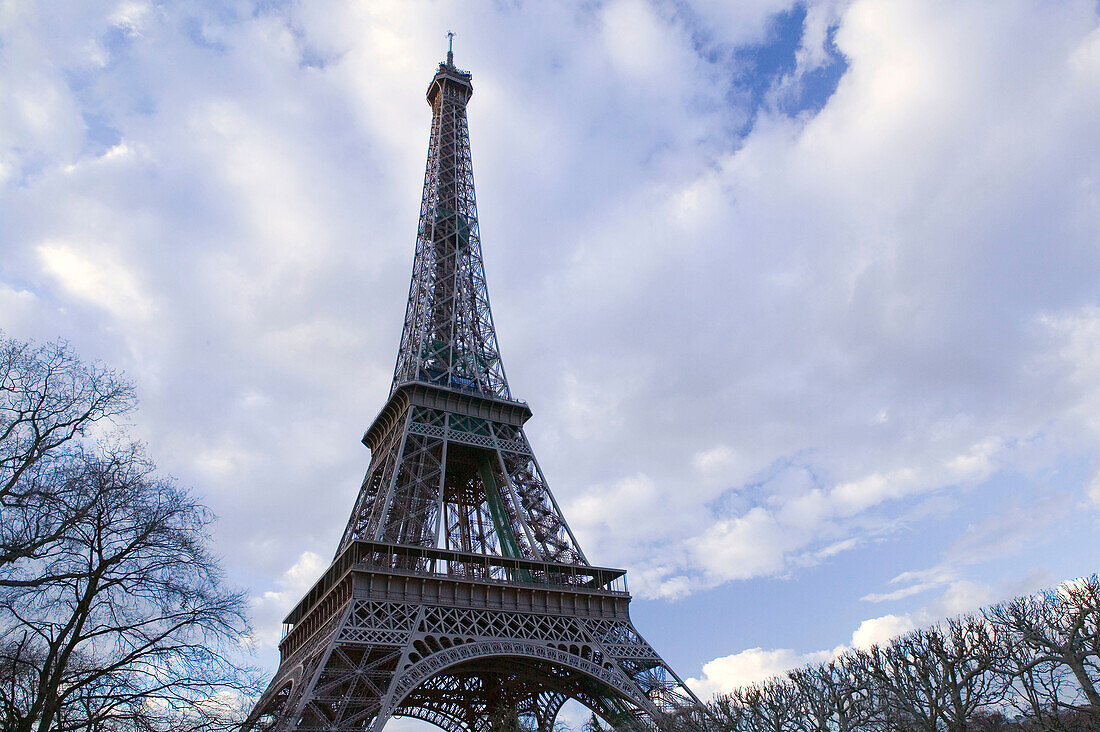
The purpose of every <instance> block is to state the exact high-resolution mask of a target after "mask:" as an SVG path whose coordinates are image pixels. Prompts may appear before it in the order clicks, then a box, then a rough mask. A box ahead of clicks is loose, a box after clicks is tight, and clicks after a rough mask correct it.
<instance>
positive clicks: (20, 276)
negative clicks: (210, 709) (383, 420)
mask: <svg viewBox="0 0 1100 732" xmlns="http://www.w3.org/2000/svg"><path fill="white" fill-rule="evenodd" d="M803 10H804V14H803ZM776 13H783V14H784V15H782V16H781V17H782V18H785V19H786V22H788V23H790V22H795V21H797V22H796V23H795V26H797V24H798V23H801V28H797V27H795V31H794V33H795V36H796V37H795V38H794V39H793V43H792V44H791V47H790V48H789V49H788V50H789V54H788V55H789V56H790V57H791V58H790V59H789V61H790V63H789V64H787V65H786V66H782V67H780V68H778V69H772V68H768V67H766V65H761V64H762V63H763V62H762V61H761V60H760V57H759V55H757V56H754V55H753V51H752V46H753V45H754V44H756V45H759V44H767V43H769V42H771V41H774V40H775V39H774V38H773V35H774V27H773V26H774V22H775V19H776V18H777V16H776ZM792 18H793V19H794V21H791V19H792ZM769 29H771V30H769ZM447 30H455V31H456V32H457V33H458V37H457V38H456V57H457V61H458V63H459V64H460V65H462V66H466V67H469V68H471V69H472V70H473V72H474V84H475V96H474V98H473V101H472V102H471V106H470V120H471V135H472V144H473V150H474V157H475V166H476V168H477V175H478V193H479V197H480V200H481V217H482V219H481V229H482V233H483V237H484V240H485V253H486V267H487V274H488V277H489V281H490V289H491V290H492V293H493V302H494V305H495V313H494V315H495V318H496V323H497V327H498V331H499V335H500V340H501V344H502V349H503V353H504V358H505V361H506V362H507V366H508V373H509V376H510V378H511V380H512V387H513V391H514V393H516V394H517V395H518V396H520V397H522V398H525V399H529V400H530V401H531V403H532V408H533V410H534V412H535V415H536V416H535V418H534V419H533V420H532V422H531V423H530V427H529V437H530V438H531V440H532V442H533V444H534V446H535V448H536V451H537V452H538V455H539V459H540V462H541V464H542V467H543V469H544V471H545V472H546V474H547V476H548V478H549V480H550V482H551V485H552V487H553V488H554V490H555V493H556V495H557V497H558V499H559V501H560V503H561V504H562V505H563V506H564V507H565V511H566V514H567V517H568V518H569V519H570V521H571V522H572V523H573V525H574V529H575V530H576V532H577V533H578V535H579V537H580V540H581V542H582V545H583V546H584V548H585V550H586V553H587V554H588V556H589V558H590V559H592V561H593V562H596V563H599V564H622V565H625V566H628V567H629V568H630V569H631V574H630V577H631V586H632V588H633V589H634V591H635V592H636V593H637V594H638V595H640V596H642V597H643V598H647V597H662V596H663V597H677V598H686V599H681V602H693V601H695V600H693V599H692V598H697V599H698V598H702V599H698V602H700V603H704V600H705V598H707V597H714V595H713V594H709V595H708V593H727V594H726V595H723V597H724V598H725V600H724V602H723V603H715V605H723V604H725V605H732V604H733V603H734V601H735V600H736V598H737V597H739V595H738V593H739V592H740V591H741V590H740V589H739V588H741V587H742V586H745V584H747V583H751V582H758V583H762V582H763V580H761V579H760V578H762V577H782V578H791V577H794V578H799V577H801V578H807V577H810V578H812V577H817V576H819V575H817V574H815V573H817V572H822V571H824V569H825V568H828V567H830V566H839V565H840V564H841V563H844V562H852V563H853V565H858V567H864V566H866V567H870V568H873V569H875V570H877V571H868V572H866V573H862V572H857V571H855V570H853V572H851V573H849V576H847V577H846V578H845V579H844V581H843V582H839V583H831V586H832V589H831V590H829V591H830V592H831V593H834V595H840V594H843V595H844V596H845V597H850V598H851V599H852V601H853V602H854V603H856V606H857V607H858V605H859V603H858V598H859V597H866V598H867V599H868V600H877V601H879V602H880V603H896V604H895V605H890V606H883V607H882V612H891V613H893V614H892V615H887V616H885V617H888V618H889V617H894V618H904V617H905V616H907V615H911V616H912V617H914V618H915V617H917V616H916V615H914V614H913V613H915V612H916V610H915V607H916V606H915V605H911V604H907V603H919V602H921V598H922V597H923V593H925V592H931V591H933V590H940V591H941V592H945V593H948V594H945V595H943V598H942V603H941V605H942V607H941V610H942V611H944V612H947V611H949V610H951V609H953V608H963V607H967V606H970V605H973V603H974V602H978V601H984V599H988V598H990V597H994V596H997V595H1000V594H1003V592H1004V591H1007V588H1009V586H1010V584H1006V582H1008V580H1012V579H1013V577H1011V576H1010V575H1012V573H1014V572H1015V573H1017V574H1027V576H1029V577H1032V576H1034V577H1038V576H1039V575H1031V574H1028V573H1031V572H1039V573H1041V572H1043V571H1048V572H1049V571H1055V572H1061V571H1063V570H1062V569H1061V568H1060V567H1061V566H1062V565H1058V567H1059V568H1058V569H1055V570H1051V569H1050V567H1051V566H1054V565H1053V564H1052V562H1053V561H1054V560H1052V559H1050V558H1049V557H1046V556H1045V555H1043V554H1042V550H1043V547H1044V546H1046V544H1044V542H1048V541H1050V540H1049V539H1048V538H1044V537H1045V536H1046V535H1048V534H1049V533H1050V532H1045V533H1044V532H1043V531H1042V530H1041V527H1038V524H1037V522H1035V521H1031V520H1029V519H1030V518H1032V517H1033V516H1035V515H1036V513H1035V511H1038V512H1040V514H1041V515H1047V516H1050V515H1054V513H1055V510H1056V509H1057V507H1058V506H1070V507H1072V509H1073V510H1072V511H1070V512H1067V513H1064V514H1060V516H1061V518H1060V519H1059V520H1062V521H1070V520H1072V521H1077V522H1080V524H1079V525H1077V529H1082V528H1084V527H1085V524H1086V523H1087V522H1090V521H1094V520H1095V519H1094V518H1090V517H1094V516H1095V511H1096V508H1097V506H1098V505H1100V489H1098V488H1097V480H1096V478H1095V475H1096V474H1097V470H1098V469H1100V468H1098V467H1097V466H1100V462H1098V461H1097V457H1098V456H1100V451H1098V448H1100V422H1098V420H1097V416H1096V415H1097V414H1100V351H1098V348H1097V345H1096V344H1097V342H1098V341H1100V338H1098V337H1097V336H1098V333H1100V310H1098V308H1100V286H1098V285H1097V283H1098V282H1100V249H1098V248H1097V247H1096V246H1095V232H1096V231H1097V230H1100V203H1098V201H1100V186H1098V183H1097V181H1100V140H1098V138H1097V136H1096V134H1095V130H1096V129H1097V125H1098V123H1100V21H1098V18H1097V10H1096V7H1095V3H1092V2H1089V1H1088V0H1074V1H1071V2H1065V3H1059V4H1050V3H1043V2H1040V0H1020V1H1019V2H1011V3H985V4H959V3H951V2H947V1H946V0H943V1H942V2H941V1H939V0H936V1H933V2H929V1H928V0H891V1H889V2H887V1H886V0H854V1H853V2H839V1H838V2H832V1H828V2H810V3H804V4H794V3H791V2H784V1H781V0H758V1H755V2H740V3H732V4H731V3H728V2H702V1H700V2H696V3H690V4H688V3H684V4H681V3H664V2H641V1H640V0H620V1H618V2H610V3H605V4H601V5H598V6H591V7H589V6H585V7H584V8H580V9H578V8H569V7H564V6H558V5H553V4H542V5H527V6H523V7H520V6H515V7H512V6H506V7H497V6H490V5H485V6H474V7H471V6H470V5H469V4H460V3H451V4H448V3H441V4H428V3H419V2H401V3H398V2H393V3H388V2H381V3H368V4H364V3H354V2H337V3H332V4H324V5H321V4H317V3H301V4H293V3H288V4H286V5H283V4H280V3H274V4H272V3H260V4H257V6H256V7H253V6H252V5H250V4H249V3H244V4H241V5H238V6H233V8H228V9H227V8H224V7H222V5H221V4H211V5H208V4H205V3H203V2H198V1H197V0H196V1H194V2H192V1H190V0H187V1H184V0H181V2H177V3H170V4H158V5H154V4H149V3H140V2H125V3H123V2H117V3H109V4H107V5H89V4H86V3H72V4H62V5H60V6H59V5H57V4H51V6H50V8H49V9H48V10H47V9H46V8H45V6H36V5H33V4H17V3H8V4H3V5H0V62H2V63H3V65H4V67H5V68H10V69H15V70H17V71H18V73H5V74H3V75H0V96H2V97H3V99H4V100H5V102H6V103H5V104H2V105H0V235H2V237H3V241H4V244H5V252H4V258H3V262H2V263H0V327H3V328H4V329H5V330H6V331H7V332H8V333H9V334H11V335H16V336H20V337H34V338H38V339H49V338H53V337H56V336H58V335H61V336H65V337H68V338H70V339H72V340H73V341H74V345H75V346H76V347H77V349H78V350H79V351H80V352H81V353H82V354H84V355H85V356H86V357H88V358H102V359H104V360H106V361H108V362H110V363H112V364H113V365H115V366H118V367H121V368H124V369H126V371H127V373H128V374H130V375H131V376H132V377H133V378H134V379H135V380H136V381H137V384H138V388H139V391H140V394H141V397H142V411H141V414H140V415H139V418H138V422H137V424H136V428H137V429H138V430H139V431H140V433H141V434H142V435H143V436H144V437H145V438H146V439H148V440H149V442H150V447H151V451H152V452H153V453H154V454H157V455H158V456H160V459H161V460H162V463H163V464H164V467H165V468H166V469H167V470H169V471H170V472H172V473H173V474H176V475H179V476H180V477H181V479H183V480H185V481H187V482H189V483H192V484H194V485H195V486H196V488H197V490H198V491H199V492H200V493H201V494H202V495H203V497H204V500H206V501H207V502H208V503H210V504H211V506H212V507H213V508H214V509H215V510H216V512H217V513H218V514H219V515H220V516H221V521H220V523H219V525H218V528H217V531H218V534H217V537H216V538H217V541H218V548H219V551H221V552H222V553H223V554H225V555H226V556H227V561H228V563H229V565H230V570H231V572H232V574H233V576H234V577H235V578H237V579H238V580H239V581H240V582H242V583H246V584H248V585H250V586H252V587H254V588H261V589H260V590H256V593H257V597H260V598H261V600H262V602H261V603H260V604H259V605H258V606H257V607H258V612H260V609H262V608H268V607H270V608H274V607H275V605H276V604H278V603H282V604H280V605H279V607H280V608H281V607H283V605H285V604H286V603H287V602H290V600H289V595H290V594H293V593H292V591H291V589H289V588H290V585H289V584H288V585H286V586H285V587H284V588H281V589H279V590H278V591H277V593H276V594H279V596H280V598H281V599H279V600H278V603H276V600H275V599H270V602H269V598H267V596H266V595H263V591H262V588H266V587H270V586H271V582H270V579H268V578H271V577H278V576H280V575H281V574H282V573H283V572H284V570H285V568H286V567H288V566H291V565H295V566H297V565H298V564H300V561H299V560H300V559H301V558H302V557H304V556H306V553H309V552H312V553H313V555H315V556H327V554H326V552H330V551H331V550H332V547H333V546H334V545H335V543H336V540H337V537H338V535H339V531H340V529H341V528H342V526H343V522H344V521H345V520H346V514H347V511H348V510H349V509H350V507H351V505H352V501H353V497H354V494H355V491H356V490H357V488H358V481H359V479H360V477H361V475H362V471H363V469H364V468H365V466H366V463H367V460H368V455H367V453H366V451H365V450H364V449H363V448H362V446H361V445H359V443H358V437H359V435H360V434H361V433H362V430H363V428H364V427H365V426H366V425H367V424H368V423H369V421H370V419H371V417H372V416H373V415H374V413H375V411H376V410H377V408H378V407H379V405H380V404H381V403H382V400H383V399H384V397H385V394H386V390H387V388H388V385H389V379H390V376H391V374H392V366H393V358H394V351H395V349H396V345H397V337H398V333H399V328H400V318H401V315H402V312H403V305H404V299H405V297H406V294H407V284H408V279H407V278H408V273H409V261H410V259H411V251H412V240H413V237H414V235H415V221H416V216H417V207H418V205H419V193H420V190H419V186H420V179H421V171H422V166H423V158H424V150H425V143H426V138H427V128H428V123H429V118H428V109H427V105H426V104H425V103H424V100H423V96H422V95H423V91H424V86H425V84H426V82H427V80H428V77H429V76H430V73H431V71H432V69H433V68H434V64H435V63H436V61H437V60H438V59H439V57H440V55H441V53H442V50H443V34H444V33H445V32H446V31H447ZM799 34H801V35H800V40H799V39H798V35H799ZM788 40H791V39H788ZM833 44H835V47H834V45H833ZM776 53H778V51H777V52H776ZM837 54H839V57H842V59H843V60H842V61H838V55H837ZM764 55H767V54H764ZM758 62H759V63H758ZM754 64H757V65H754ZM830 65H833V66H835V67H836V68H838V69H839V71H842V72H843V73H842V75H841V76H840V78H839V81H838V83H837V85H836V89H835V92H833V93H832V94H831V95H829V94H827V93H825V94H823V96H822V99H821V106H820V108H818V107H817V106H813V105H811V106H808V107H805V108H798V109H793V108H792V104H793V102H792V100H797V99H798V98H799V95H800V94H802V93H803V92H805V91H806V90H807V89H812V88H814V84H815V83H818V82H817V81H815V80H816V79H818V78H819V77H820V75H821V74H822V73H824V72H823V70H827V69H828V68H832V67H833V66H830ZM840 67H842V68H840ZM839 71H838V73H839ZM754 75H755V76H754ZM748 82H753V83H756V82H759V84H758V86H759V87H760V88H758V89H757V88H750V86H751V84H748ZM795 106H797V105H795ZM1021 484H1025V487H1023V488H1021V487H1020V485H1021ZM994 494H995V495H997V496H998V498H997V500H996V505H995V507H994V508H991V507H990V506H991V505H994V504H993V503H992V499H991V498H990V496H992V495H994ZM1002 494H1004V495H1005V496H1006V498H1005V499H1004V500H1001V498H1000V496H1001V495H1002ZM960 517H966V518H960ZM1039 523H1041V522H1039ZM959 524H961V526H958V525H959ZM1089 525H1090V526H1091V524H1089ZM968 526H969V528H968ZM952 527H956V528H952ZM913 535H920V536H921V537H922V538H924V539H925V541H924V542H923V543H921V544H920V545H918V543H917V542H913V541H911V540H910V539H909V538H908V537H912V536H913ZM906 542H908V543H906ZM902 545H904V548H899V547H901V546H902ZM916 551H920V552H922V554H921V556H920V557H919V558H917V557H913V556H911V555H912V554H913V553H914V552H916ZM1008 556H1016V557H1027V561H1024V560H1021V563H1020V566H1014V567H1005V566H1000V567H994V565H995V564H996V563H997V561H1000V560H1003V559H1004V558H1005V557H1008ZM1094 559H1096V555H1088V554H1087V552H1086V553H1085V554H1082V555H1081V561H1082V562H1087V561H1092V560H1094ZM318 561H319V560H318ZM321 564H324V562H321ZM309 568H310V569H317V570H318V571H319V569H320V565H318V566H317V567H313V566H312V565H311V566H310V567H309ZM928 568H931V569H928ZM1085 570H1086V567H1079V568H1073V569H1072V571H1075V572H1078V573H1080V572H1083V571H1085ZM303 571H304V570H303ZM1065 571H1071V570H1068V569H1067V570H1065ZM907 573H908V574H907ZM891 577H895V578H900V579H898V580H897V581H896V582H894V583H891V582H889V579H890V578H891ZM1017 580H1018V581H1020V582H1022V581H1023V580H1022V579H1021V578H1020V577H1015V579H1014V580H1013V581H1017ZM284 581H285V582H290V580H289V579H286V578H284ZM777 581H778V580H777ZM1029 581H1030V580H1029ZM1013 586H1015V585H1013ZM295 587H297V585H295ZM990 588H992V589H990ZM773 591H774V588H769V586H766V585H764V584H758V585H754V586H753V589H752V592H753V597H757V598H760V599H759V602H762V603H768V602H770V601H771V600H770V599H769V598H774V597H776V596H777V595H769V594H768V593H769V592H773ZM283 594H286V595H287V596H286V597H283ZM265 603H266V604H265ZM703 606H704V605H703V604H701V605H700V607H703ZM864 607H865V606H864ZM281 611H282V610H279V612H281ZM263 612H264V613H268V615H270V616H271V617H274V615H275V614H277V613H276V612H275V611H274V610H271V611H270V612H268V611H267V610H263ZM851 612H862V611H861V610H852V611H851ZM779 615H780V614H779V613H776V616H777V617H778V616H779ZM858 617H859V616H854V617H851V618H850V623H851V625H855V624H856V622H857V619H858ZM880 620H881V618H880ZM264 622H267V621H264ZM775 622H776V623H777V626H776V633H780V632H782V631H781V629H780V622H781V621H780V620H778V619H777V620H776V621H775ZM887 624H888V623H886V621H883V623H880V624H879V625H882V626H885V625H887ZM899 627H900V626H899ZM858 632H859V631H857V633H858ZM872 634H873V633H872V630H871V629H870V626H869V627H868V629H867V630H866V633H865V635H868V636H870V635H872ZM839 640H840V641H844V640H845V639H843V638H842V639H839ZM727 642H728V643H730V644H733V645H735V642H734V641H732V640H731V641H727ZM837 642H838V640H837V639H832V640H830V639H822V640H821V641H820V642H818V643H817V644H816V647H825V646H830V645H833V644H835V643H837ZM853 642H854V641H853ZM745 645H748V644H745ZM753 645H755V643H754V644H753ZM763 645H767V644H763ZM774 645H776V646H780V645H783V643H781V642H779V641H777V642H776V643H775V644H774ZM787 645H790V644H787ZM807 647H815V646H813V645H809V646H807ZM707 652H708V653H713V652H714V651H713V649H707ZM746 653H747V652H746ZM754 653H756V655H747V656H744V657H741V658H740V660H738V661H736V662H733V661H731V662H729V663H727V664H724V665H723V664H719V666H716V667H714V674H715V678H718V677H719V676H722V677H723V678H726V677H729V678H732V676H733V675H736V674H737V673H741V672H740V671H738V670H737V669H738V668H749V667H750V666H752V664H753V663H756V664H758V667H759V668H764V667H765V666H767V665H768V664H772V666H778V665H783V664H784V663H787V662H788V661H790V660H791V659H795V658H799V657H800V656H799V654H797V653H795V652H793V651H789V652H786V651H784V652H780V651H759V652H754ZM769 654H780V655H779V656H775V655H769ZM783 654H788V655H786V656H784V655H783ZM721 669H726V670H724V671H723V670H721ZM708 673H709V672H708ZM706 683H710V682H706ZM714 683H715V684H718V685H719V686H720V685H721V683H725V682H714ZM715 688H717V687H715Z"/></svg>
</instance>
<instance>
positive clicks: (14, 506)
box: [0, 334, 135, 587]
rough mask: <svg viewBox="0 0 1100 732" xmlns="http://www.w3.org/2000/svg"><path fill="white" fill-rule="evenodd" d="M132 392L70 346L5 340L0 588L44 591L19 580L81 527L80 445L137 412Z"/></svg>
mask: <svg viewBox="0 0 1100 732" xmlns="http://www.w3.org/2000/svg"><path fill="white" fill-rule="evenodd" d="M134 404H135V400H134V391H133V387H132V386H131V385H130V384H129V382H127V381H126V380H125V379H123V378H122V377H121V376H120V375H119V374H117V373H116V372H114V371H112V370H110V369H108V368H106V367H104V366H102V365H99V364H92V365H86V364H84V363H82V362H81V361H80V360H79V359H78V358H77V357H76V355H75V354H73V352H72V350H71V349H70V348H69V346H68V344H66V343H64V342H56V343H49V344H46V345H43V346H38V347H35V346H33V345H32V344H30V343H26V342H23V341H18V340H14V339H11V338H7V337H4V336H3V334H0V514H2V515H3V520H2V521H0V587H4V586H9V585H13V584H14V585H25V584H27V583H33V582H38V583H42V582H45V581H47V580H48V578H47V577H45V576H44V575H42V574H40V573H39V574H35V573H33V572H31V573H25V572H21V571H20V570H21V569H25V568H26V567H25V566H23V567H16V566H14V565H16V564H17V563H20V562H23V563H24V564H26V563H27V562H28V561H29V562H30V563H32V564H33V562H34V561H35V560H40V559H42V557H43V554H44V553H45V552H47V551H48V549H49V548H50V547H51V546H52V545H53V543H54V541H55V540H56V539H57V538H58V537H60V536H62V535H63V534H64V533H65V531H66V529H67V528H68V526H69V524H70V522H72V521H76V520H79V518H80V517H81V515H82V512H83V511H84V510H85V509H86V508H87V506H88V505H89V504H90V501H91V497H90V496H88V495H87V494H85V493H82V492H81V491H82V489H83V487H84V486H83V484H82V483H81V482H80V481H79V480H78V479H77V477H76V476H77V475H78V474H79V472H80V466H81V465H82V464H83V460H84V451H85V449H86V446H85V445H84V444H83V443H84V441H83V440H82V439H81V438H82V437H84V435H85V434H86V433H87V431H88V430H89V429H91V428H92V427H94V426H95V425H96V424H99V423H101V422H103V421H104V420H111V419H113V418H115V417H119V416H121V415H124V414H126V413H127V412H129V411H131V410H132V409H133V408H134Z"/></svg>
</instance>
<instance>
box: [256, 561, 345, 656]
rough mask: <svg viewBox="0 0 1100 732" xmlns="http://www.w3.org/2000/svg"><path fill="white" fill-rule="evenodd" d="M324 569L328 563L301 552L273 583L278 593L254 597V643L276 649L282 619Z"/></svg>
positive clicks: (267, 592) (279, 638)
mask: <svg viewBox="0 0 1100 732" xmlns="http://www.w3.org/2000/svg"><path fill="white" fill-rule="evenodd" d="M327 568H328V562H326V561H325V560H323V559H322V558H321V557H320V556H318V555H316V554H314V553H313V552H302V554H301V556H299V557H298V561H296V562H295V563H294V564H292V565H291V566H290V567H289V568H288V569H287V570H286V571H285V572H283V574H282V576H281V577H279V579H277V580H275V584H276V585H277V586H278V588H279V589H278V590H267V591H266V592H264V593H262V594H260V595H257V596H254V597H253V598H252V616H253V618H254V621H253V622H254V623H255V631H254V640H256V641H258V642H259V643H260V644H263V645H266V646H269V647H271V648H274V647H276V646H278V644H279V641H280V640H281V638H282V630H281V626H282V621H283V618H284V617H286V614H287V613H288V612H290V610H291V609H292V608H293V607H294V605H295V603H297V602H298V600H300V599H302V596H303V595H304V594H305V593H306V590H308V589H309V588H310V587H312V586H313V584H314V583H315V582H317V580H318V579H319V578H320V576H321V573H322V572H323V571H324V570H325V569H327Z"/></svg>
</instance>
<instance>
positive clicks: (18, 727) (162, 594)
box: [0, 446, 253, 732]
mask: <svg viewBox="0 0 1100 732" xmlns="http://www.w3.org/2000/svg"><path fill="white" fill-rule="evenodd" d="M70 467H71V466H70ZM66 479H67V480H70V481H74V482H77V483H79V486H78V487H76V488H74V489H73V490H74V491H76V492H77V493H78V494H79V495H83V496H89V497H91V500H90V501H89V502H88V503H87V505H85V506H84V507H83V508H82V510H81V511H80V512H79V513H78V514H77V515H75V516H73V517H70V519H71V520H70V521H69V522H68V525H67V526H66V528H65V530H64V532H63V534H62V535H61V536H59V537H57V538H55V540H54V541H53V542H51V543H50V545H49V548H48V551H45V552H42V553H41V557H40V558H39V559H38V560H36V562H35V563H34V564H33V566H34V567H35V568H36V570H37V571H39V572H40V573H41V575H42V576H44V577H48V578H49V581H46V582H43V583H22V584H18V585H9V586H7V587H5V588H3V591H2V593H0V669H4V670H7V671H8V672H9V674H10V676H8V679H10V681H6V682H5V683H3V684H0V687H2V688H0V727H2V728H3V729H6V730H13V731H14V732H31V731H32V730H37V731H38V732H46V731H47V730H51V731H56V732H63V731H65V730H77V729H127V730H152V729H172V730H209V729H217V728H222V727H229V726H232V725H233V724H235V723H237V722H238V721H239V720H237V719H236V716H235V714H234V712H235V711H236V708H237V707H241V706H243V705H242V702H243V701H244V695H246V694H248V693H251V692H252V691H253V688H252V685H251V682H252V676H251V674H249V672H248V670H247V669H243V668H242V667H240V666H239V665H238V663H237V662H236V661H235V655H236V650H237V649H238V648H239V646H240V644H241V642H242V641H243V639H245V638H246V637H247V634H248V624H247V621H246V617H245V607H246V603H245V597H244V596H243V595H241V594H238V593H234V592H230V591H227V590H226V589H225V587H224V581H223V578H222V574H221V570H220V568H219V565H218V562H217V560H216V559H215V558H214V557H213V556H212V555H211V554H210V552H209V550H208V549H207V546H208V543H209V542H208V534H207V531H208V528H209V526H210V523H211V521H212V516H211V515H210V513H209V512H208V511H207V510H206V509H205V508H203V507H202V506H201V505H199V504H198V503H197V502H195V501H194V500H193V499H192V498H190V497H189V496H188V495H187V493H186V492H185V491H183V490H181V489H180V488H179V487H177V486H176V485H175V484H174V483H173V482H172V481H170V480H166V479H162V478H158V477H157V476H156V475H155V473H154V472H153V466H152V464H151V463H150V462H149V461H147V460H145V459H144V458H143V457H142V455H141V451H140V450H139V449H137V448H135V447H132V446H127V447H125V448H120V449H115V450H112V451H109V452H106V453H105V454H103V455H102V456H100V457H97V458H93V457H90V456H88V455H87V454H85V455H84V462H83V466H82V468H81V470H80V471H79V472H78V473H75V472H73V471H71V470H70V472H69V473H68V474H67V476H66ZM242 711H243V710H242Z"/></svg>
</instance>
